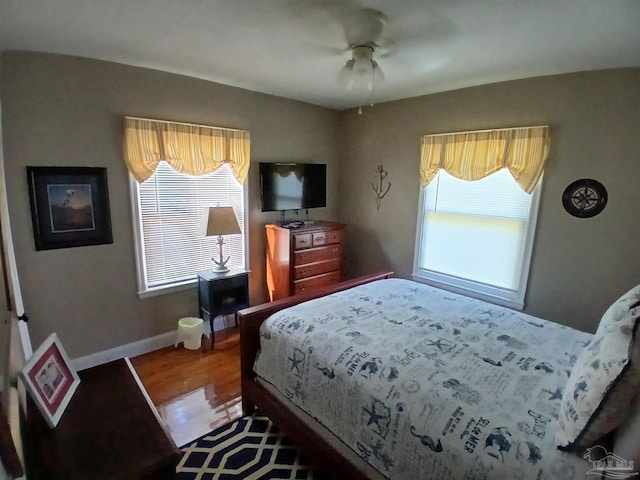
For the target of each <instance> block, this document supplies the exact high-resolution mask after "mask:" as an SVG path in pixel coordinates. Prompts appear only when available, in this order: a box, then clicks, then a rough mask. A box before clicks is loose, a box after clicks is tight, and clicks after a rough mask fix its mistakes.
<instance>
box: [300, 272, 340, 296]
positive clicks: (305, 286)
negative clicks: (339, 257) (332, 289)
mask: <svg viewBox="0 0 640 480" xmlns="http://www.w3.org/2000/svg"><path fill="white" fill-rule="evenodd" d="M339 281H340V272H330V273H325V274H323V275H317V276H315V277H311V278H306V279H304V280H298V281H296V282H293V285H294V292H293V293H294V294H298V293H304V292H311V291H313V290H316V289H318V288H320V287H325V286H327V285H331V284H333V283H337V282H339Z"/></svg>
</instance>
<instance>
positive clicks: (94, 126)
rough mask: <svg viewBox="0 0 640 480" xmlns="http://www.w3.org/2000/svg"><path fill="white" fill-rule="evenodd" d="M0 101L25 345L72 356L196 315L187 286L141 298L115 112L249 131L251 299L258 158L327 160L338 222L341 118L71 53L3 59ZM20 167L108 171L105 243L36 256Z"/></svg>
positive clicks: (256, 265) (256, 277)
mask: <svg viewBox="0 0 640 480" xmlns="http://www.w3.org/2000/svg"><path fill="white" fill-rule="evenodd" d="M1 61H2V69H1V70H0V72H1V83H0V88H1V102H2V125H3V137H4V158H5V169H6V183H7V192H8V196H9V212H10V217H11V227H12V231H13V239H14V244H15V253H16V259H17V264H18V273H19V275H20V281H21V285H22V293H23V298H24V304H25V309H26V311H27V313H28V314H29V317H30V319H31V322H30V333H31V335H32V341H33V344H34V346H37V345H38V344H39V343H40V342H42V341H43V340H44V339H45V338H46V337H47V335H49V334H50V333H51V332H54V331H55V332H57V333H58V335H59V336H60V338H61V341H62V343H63V345H64V346H65V348H66V350H67V352H68V353H69V355H70V356H71V357H72V358H75V357H79V356H83V355H88V354H91V353H95V352H98V351H101V350H105V349H108V348H112V347H116V346H119V345H124V344H127V343H129V342H133V341H136V340H140V339H143V338H147V337H150V336H154V335H158V334H160V333H164V332H167V331H169V330H172V329H175V328H176V326H177V319H178V318H180V317H183V316H189V315H196V314H197V311H198V306H197V292H196V288H195V287H194V288H192V289H190V290H187V291H184V292H178V293H173V294H168V295H162V296H157V297H153V298H148V299H144V300H141V299H139V298H138V296H137V294H136V290H137V285H136V270H135V257H134V246H133V230H132V222H131V200H130V196H129V187H128V174H127V170H126V168H125V166H124V163H123V160H122V142H123V135H124V134H123V116H125V115H132V116H140V117H148V118H156V119H164V120H175V121H184V122H193V123H201V124H206V125H215V126H222V127H231V128H240V129H246V130H249V131H250V132H251V158H252V163H253V164H254V165H252V168H251V169H250V171H249V179H248V185H249V204H248V210H247V211H248V218H249V238H250V252H249V259H250V268H251V270H252V272H251V275H250V284H251V285H250V290H251V302H252V304H257V303H260V302H262V301H264V300H265V299H266V288H265V286H264V251H265V245H264V224H265V223H268V222H270V221H273V220H275V219H278V218H279V216H278V215H277V214H263V213H261V212H260V200H259V196H258V194H259V187H258V176H257V168H255V163H257V162H259V161H275V160H288V161H294V160H297V161H312V162H326V163H327V164H328V174H329V182H328V183H329V187H328V188H329V191H328V199H329V200H328V205H327V208H326V209H317V210H315V211H314V212H313V218H315V219H335V218H336V217H337V181H336V180H335V178H336V176H337V171H338V165H337V162H338V158H337V127H338V124H339V122H338V119H339V112H336V111H332V110H329V109H324V108H320V107H315V106H311V105H308V104H304V103H301V102H295V101H290V100H285V99H282V98H277V97H273V96H268V95H262V94H258V93H253V92H249V91H246V90H241V89H237V88H231V87H226V86H222V85H218V84H214V83H211V82H206V81H203V80H197V79H193V78H189V77H184V76H179V75H174V74H169V73H165V72H159V71H154V70H148V69H142V68H135V67H128V66H124V65H118V64H114V63H109V62H101V61H95V60H87V59H80V58H74V57H68V56H59V55H48V54H35V53H18V52H13V53H5V54H3V55H2V57H1ZM27 165H32V166H44V165H54V166H95V167H106V168H107V174H108V182H109V197H110V203H111V221H112V225H113V244H111V245H97V246H88V247H78V248H67V249H60V250H46V251H39V252H36V251H35V247H34V241H33V229H32V226H31V217H30V208H29V196H28V189H27V181H26V169H25V167H26V166H27Z"/></svg>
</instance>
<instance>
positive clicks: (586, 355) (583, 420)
mask: <svg viewBox="0 0 640 480" xmlns="http://www.w3.org/2000/svg"><path fill="white" fill-rule="evenodd" d="M639 324H640V285H638V286H636V287H635V288H633V289H631V290H629V291H628V292H627V293H625V294H624V295H623V296H622V297H620V298H619V299H618V300H616V301H615V302H614V303H613V304H612V305H611V306H610V307H609V308H608V309H607V311H606V312H605V313H604V315H603V316H602V319H601V320H600V325H599V326H598V331H597V332H596V333H595V335H594V336H593V339H592V340H591V343H590V344H589V346H588V347H586V348H585V349H584V351H583V352H582V353H581V355H580V357H579V358H578V361H577V362H576V365H575V366H574V367H573V370H572V372H571V376H570V377H569V381H568V382H567V385H566V386H565V389H564V394H563V397H562V405H561V407H560V416H559V418H558V430H557V432H556V443H557V445H558V447H559V448H560V449H566V450H572V449H576V448H577V447H590V446H593V445H595V444H597V442H598V440H600V439H602V437H603V436H604V435H606V434H608V433H610V432H611V431H612V430H613V429H615V428H616V427H617V426H618V425H620V423H621V422H622V421H623V420H624V418H625V416H626V414H627V413H628V410H629V406H630V404H631V399H632V398H633V397H634V395H635V394H636V392H637V390H638V387H639V386H640V338H637V337H636V335H637V333H638V332H637V329H638V325H639Z"/></svg>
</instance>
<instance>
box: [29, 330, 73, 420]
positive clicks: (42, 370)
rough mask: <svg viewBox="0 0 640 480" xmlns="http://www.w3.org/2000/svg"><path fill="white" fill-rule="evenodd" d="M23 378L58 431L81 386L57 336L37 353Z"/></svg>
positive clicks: (52, 337) (35, 400)
mask: <svg viewBox="0 0 640 480" xmlns="http://www.w3.org/2000/svg"><path fill="white" fill-rule="evenodd" d="M20 378H22V380H23V381H24V383H25V386H26V388H27V391H28V392H29V395H30V396H31V398H32V399H33V401H34V403H35V404H36V405H37V407H38V409H39V410H40V412H41V413H42V415H43V417H44V418H45V420H46V421H47V423H48V424H49V426H50V427H51V428H54V427H55V426H56V425H57V424H58V422H59V421H60V418H61V417H62V414H63V413H64V411H65V409H66V408H67V405H68V404H69V402H70V401H71V397H72V396H73V393H74V392H75V391H76V389H77V388H78V384H79V383H80V378H79V377H78V374H77V373H76V372H75V370H74V369H73V368H72V367H71V362H70V361H69V357H68V356H67V353H66V352H65V350H64V348H63V347H62V344H61V343H60V340H59V339H58V336H57V335H56V334H55V333H52V334H51V335H49V337H48V338H47V339H46V340H45V341H44V342H43V343H42V345H40V347H38V349H37V350H36V351H35V352H33V355H32V356H31V358H29V359H28V360H27V362H26V363H25V365H24V367H23V368H22V370H21V371H20Z"/></svg>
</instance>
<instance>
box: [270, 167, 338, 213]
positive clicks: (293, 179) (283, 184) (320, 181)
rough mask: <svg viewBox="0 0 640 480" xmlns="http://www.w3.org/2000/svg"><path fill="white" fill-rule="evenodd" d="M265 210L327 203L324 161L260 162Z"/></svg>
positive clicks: (315, 206) (271, 210)
mask: <svg viewBox="0 0 640 480" xmlns="http://www.w3.org/2000/svg"><path fill="white" fill-rule="evenodd" d="M260 198H261V200H262V211H263V212H273V211H279V210H300V209H307V208H318V207H326V206H327V165H326V164H324V163H262V162H261V163H260Z"/></svg>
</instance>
